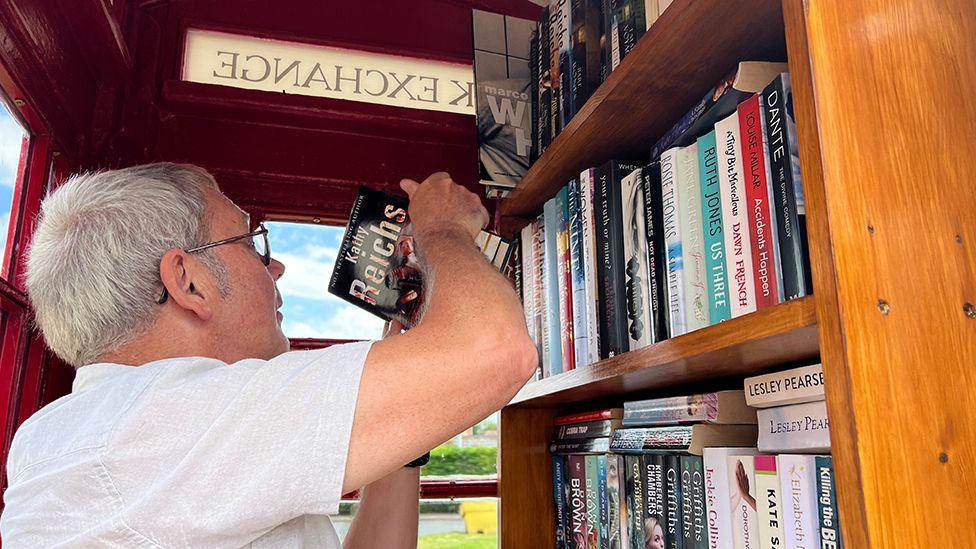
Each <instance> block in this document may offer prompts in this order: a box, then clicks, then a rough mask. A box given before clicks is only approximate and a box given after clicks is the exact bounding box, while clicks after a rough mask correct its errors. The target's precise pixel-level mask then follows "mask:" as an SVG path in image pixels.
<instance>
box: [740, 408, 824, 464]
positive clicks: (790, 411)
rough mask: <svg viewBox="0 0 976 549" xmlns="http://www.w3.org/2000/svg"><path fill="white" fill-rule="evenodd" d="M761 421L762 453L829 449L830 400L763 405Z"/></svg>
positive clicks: (822, 450)
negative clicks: (828, 411)
mask: <svg viewBox="0 0 976 549" xmlns="http://www.w3.org/2000/svg"><path fill="white" fill-rule="evenodd" d="M757 420H758V421H759V450H760V451H761V452H829V451H830V425H829V424H828V422H827V402H826V401H824V400H819V401H817V402H806V403H804V404H792V405H790V406H777V407H775V408H763V409H762V410H759V413H758V414H757Z"/></svg>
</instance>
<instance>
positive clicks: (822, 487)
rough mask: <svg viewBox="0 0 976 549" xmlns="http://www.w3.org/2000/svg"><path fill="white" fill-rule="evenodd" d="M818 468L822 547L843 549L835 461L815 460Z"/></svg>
mask: <svg viewBox="0 0 976 549" xmlns="http://www.w3.org/2000/svg"><path fill="white" fill-rule="evenodd" d="M814 463H815V464H816V466H817V511H818V514H817V518H818V522H819V525H820V547H822V548H823V549H843V547H844V540H843V538H842V537H841V535H840V513H838V511H837V489H836V488H835V487H834V459H833V458H832V457H831V456H817V457H816V458H814Z"/></svg>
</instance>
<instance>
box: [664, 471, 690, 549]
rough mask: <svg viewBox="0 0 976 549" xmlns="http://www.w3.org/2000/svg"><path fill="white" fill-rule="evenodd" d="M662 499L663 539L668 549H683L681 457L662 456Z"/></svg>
mask: <svg viewBox="0 0 976 549" xmlns="http://www.w3.org/2000/svg"><path fill="white" fill-rule="evenodd" d="M663 459H664V466H663V467H664V497H665V499H666V502H667V509H668V510H667V515H668V516H667V523H666V524H665V528H664V538H665V542H666V543H667V547H668V548H669V549H685V543H684V535H683V532H682V507H683V504H684V502H683V498H684V494H682V493H681V456H679V455H677V454H665V455H664V458H663Z"/></svg>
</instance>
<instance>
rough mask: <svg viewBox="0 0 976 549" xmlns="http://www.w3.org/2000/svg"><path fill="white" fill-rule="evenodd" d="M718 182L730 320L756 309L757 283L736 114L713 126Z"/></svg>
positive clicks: (737, 116)
mask: <svg viewBox="0 0 976 549" xmlns="http://www.w3.org/2000/svg"><path fill="white" fill-rule="evenodd" d="M715 142H716V145H717V147H716V149H717V152H718V164H719V171H718V179H719V187H720V188H721V190H722V220H723V222H724V225H725V265H726V272H727V273H728V280H729V290H730V291H729V293H730V295H731V300H730V305H731V314H732V318H736V317H740V316H742V315H745V314H749V313H751V312H753V311H755V310H756V283H755V280H754V279H755V277H754V273H753V270H752V244H751V242H750V240H749V216H748V213H747V211H748V205H747V203H746V194H745V185H744V184H743V175H742V158H741V157H742V146H741V143H740V142H739V115H738V114H737V113H734V112H733V113H732V114H730V115H729V116H727V117H725V118H723V119H722V120H719V121H718V122H716V123H715Z"/></svg>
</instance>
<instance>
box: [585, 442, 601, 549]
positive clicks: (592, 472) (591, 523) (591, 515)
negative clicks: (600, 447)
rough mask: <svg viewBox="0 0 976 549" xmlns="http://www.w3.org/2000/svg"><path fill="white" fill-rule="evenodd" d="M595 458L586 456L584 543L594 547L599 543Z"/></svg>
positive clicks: (598, 504) (597, 478)
mask: <svg viewBox="0 0 976 549" xmlns="http://www.w3.org/2000/svg"><path fill="white" fill-rule="evenodd" d="M597 457H598V456H586V458H585V459H586V543H587V547H596V546H598V545H599V543H600V487H599V484H600V479H599V477H598V474H597Z"/></svg>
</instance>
